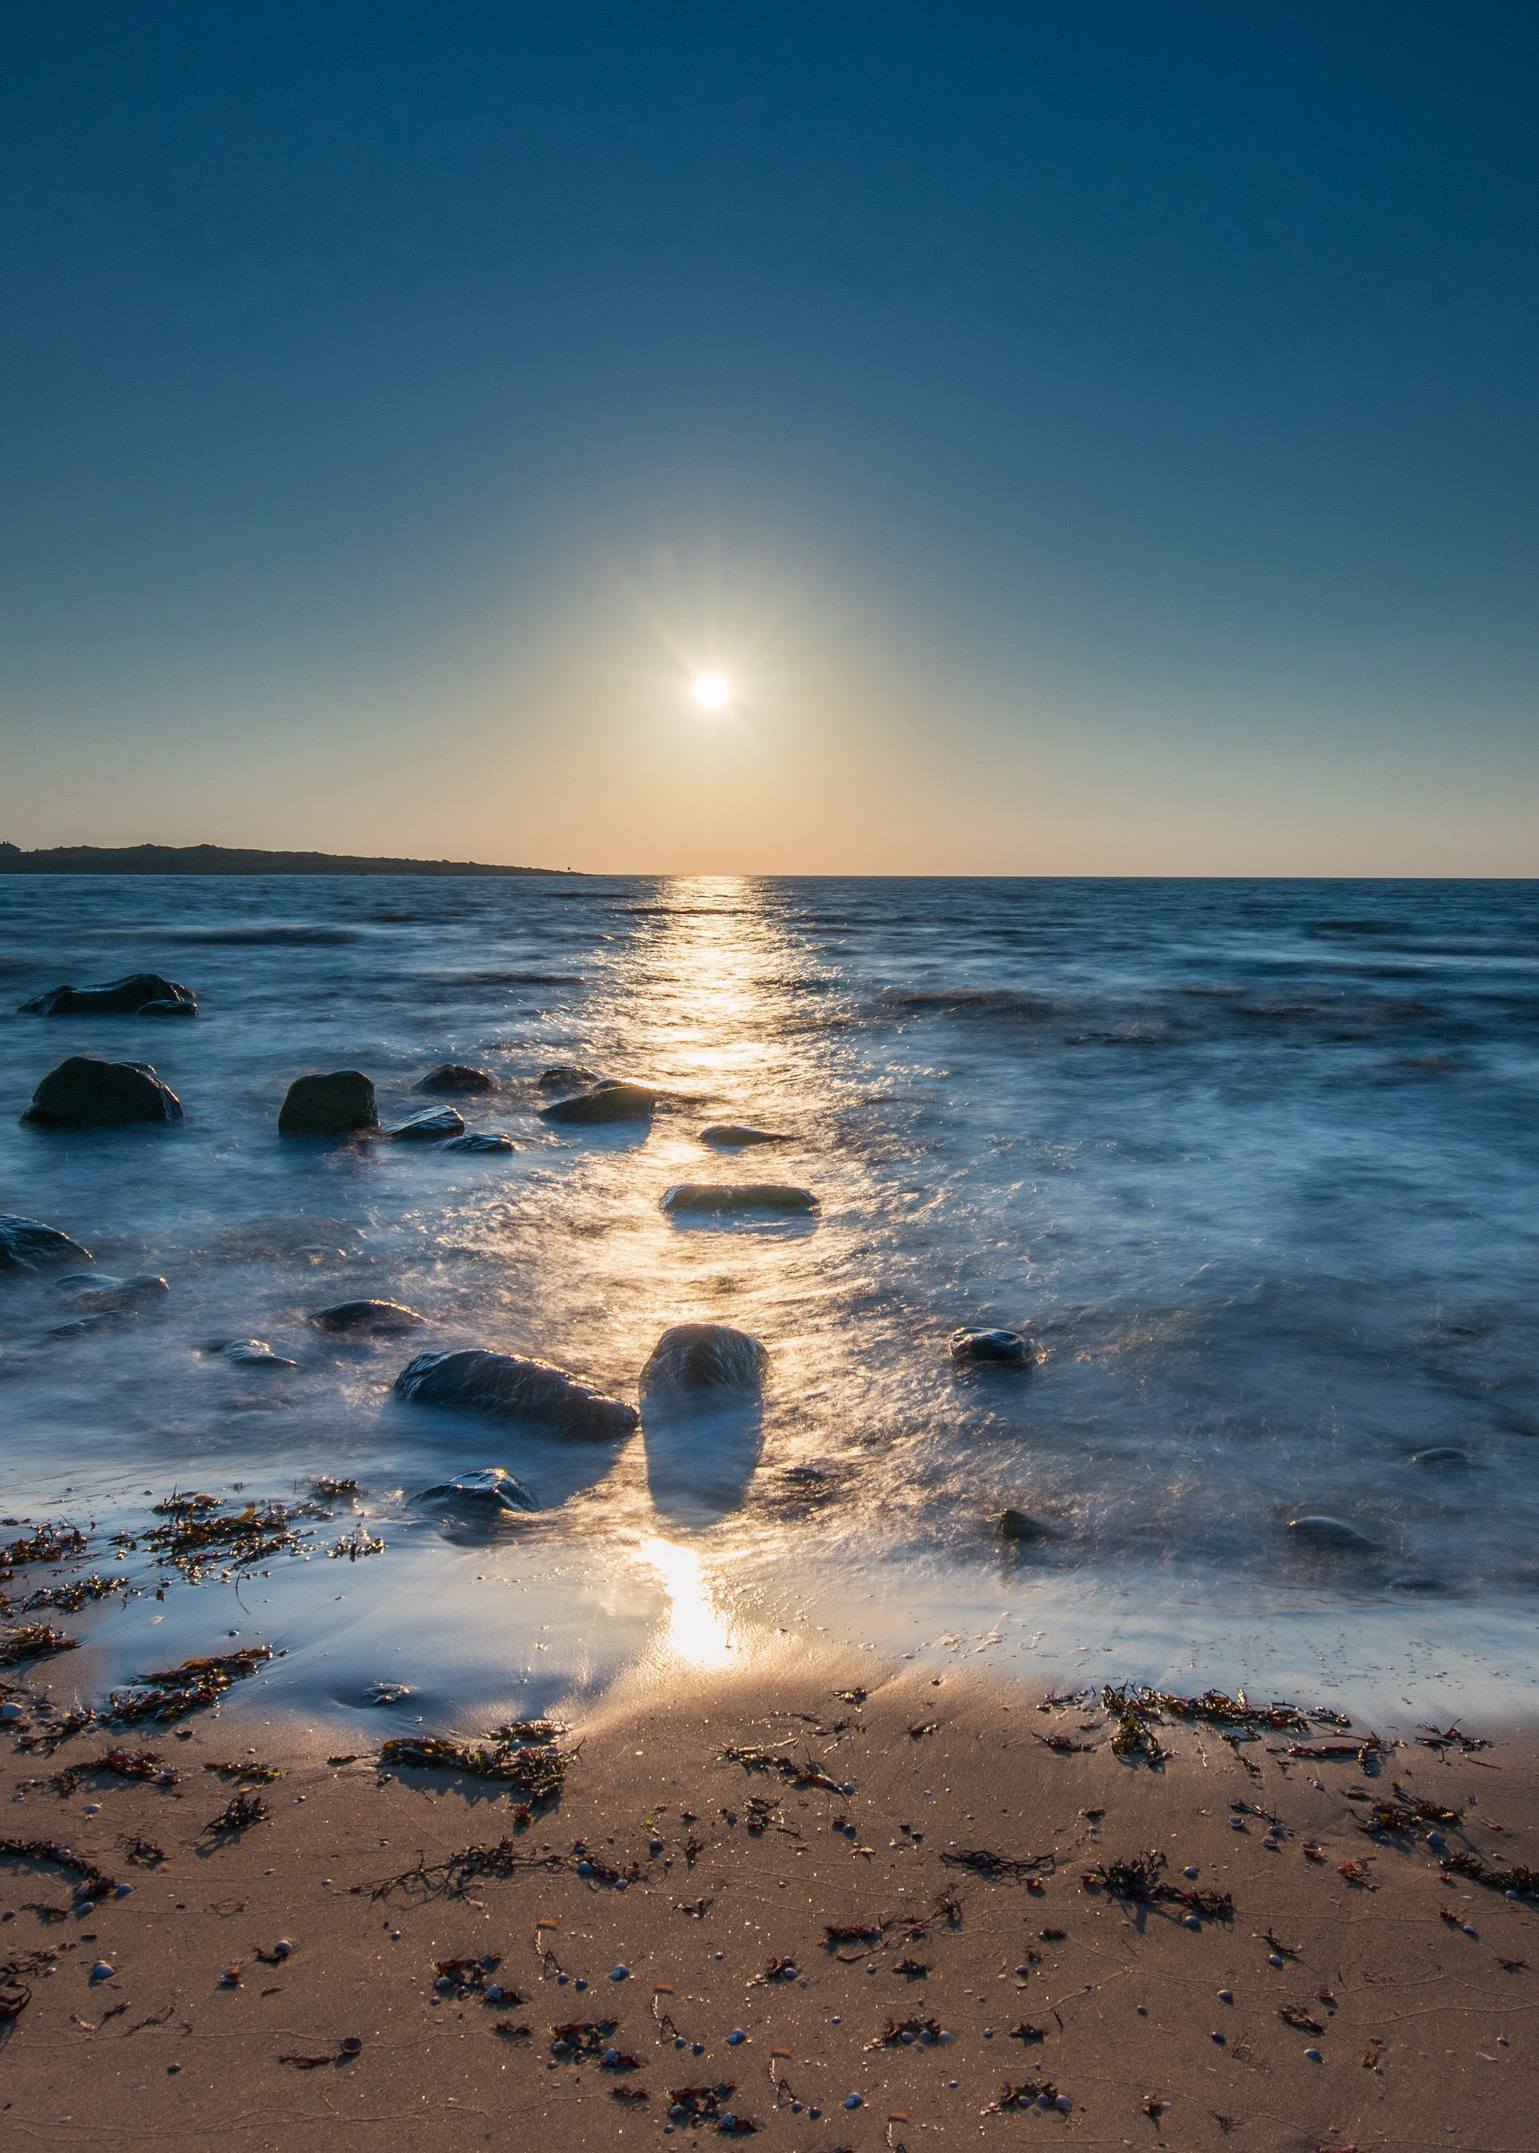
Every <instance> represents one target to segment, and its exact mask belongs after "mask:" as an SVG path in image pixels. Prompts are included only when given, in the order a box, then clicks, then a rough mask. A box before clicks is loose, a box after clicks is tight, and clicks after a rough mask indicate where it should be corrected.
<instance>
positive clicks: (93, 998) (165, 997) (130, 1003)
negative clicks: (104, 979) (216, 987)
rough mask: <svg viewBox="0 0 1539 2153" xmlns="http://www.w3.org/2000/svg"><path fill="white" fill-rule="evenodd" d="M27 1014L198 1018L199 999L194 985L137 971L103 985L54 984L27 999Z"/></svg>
mask: <svg viewBox="0 0 1539 2153" xmlns="http://www.w3.org/2000/svg"><path fill="white" fill-rule="evenodd" d="M21 1014H22V1015H23V1016H24V1017H136V1016H137V1017H142V1016H157V1017H159V1016H178V1017H195V1016H196V1015H197V1014H198V999H197V996H196V995H195V994H194V993H193V992H192V989H191V988H190V987H179V986H178V985H177V983H176V981H175V980H174V979H162V978H161V976H160V974H159V973H158V972H134V973H132V974H131V975H130V976H129V978H127V979H114V980H110V981H109V982H108V983H107V985H106V986H103V987H50V988H49V990H48V992H47V993H46V994H40V995H39V996H38V997H37V999H36V1001H32V1002H23V1003H22V1005H21Z"/></svg>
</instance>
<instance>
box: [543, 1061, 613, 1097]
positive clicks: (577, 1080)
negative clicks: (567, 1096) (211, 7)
mask: <svg viewBox="0 0 1539 2153" xmlns="http://www.w3.org/2000/svg"><path fill="white" fill-rule="evenodd" d="M534 1081H535V1082H536V1084H538V1085H539V1087H540V1089H541V1091H586V1090H588V1089H589V1087H590V1086H592V1085H594V1084H601V1083H602V1082H603V1081H604V1080H603V1078H602V1077H601V1076H600V1075H599V1073H598V1071H597V1070H596V1069H585V1068H584V1067H583V1065H582V1063H581V1062H552V1063H551V1065H550V1067H549V1068H548V1069H542V1070H541V1071H540V1073H539V1075H538V1076H537V1077H536V1078H535V1080H534Z"/></svg>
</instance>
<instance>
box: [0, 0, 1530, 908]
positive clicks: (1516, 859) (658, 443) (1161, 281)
mask: <svg viewBox="0 0 1539 2153" xmlns="http://www.w3.org/2000/svg"><path fill="white" fill-rule="evenodd" d="M7 35H8V60H7V67H6V69H5V74H4V80H3V83H0V203H3V216H4V235H3V262H4V276H5V292H6V300H5V313H6V318H7V328H6V333H5V336H4V338H3V339H0V409H3V411H4V414H5V427H6V453H5V456H4V459H3V470H0V500H3V508H4V514H3V517H0V545H3V548H4V560H3V575H0V737H3V746H4V776H5V782H4V784H3V795H4V805H3V809H0V825H3V827H0V835H4V836H9V837H10V838H11V839H13V840H14V841H17V842H21V843H47V842H61V841H68V840H72V839H80V840H90V841H98V842H126V841H131V840H134V839H138V838H157V839H161V840H165V841H170V842H188V841H192V840H195V839H201V838H212V839H216V840H224V841H228V842H248V843H271V844H275V845H283V844H306V845H320V846H326V847H329V848H331V849H337V850H388V851H393V852H396V851H398V852H413V853H426V854H433V855H437V854H444V853H448V854H453V855H462V854H463V855H474V856H477V857H482V858H493V859H509V860H538V861H542V862H546V863H549V864H555V865H567V864H570V865H576V866H584V867H590V868H608V867H613V868H617V869H645V868H655V869H660V870H673V869H676V870H680V871H709V870H721V871H759V870H763V871H773V870H777V869H784V870H788V871H789V870H828V871H842V870H861V869H871V870H875V871H888V872H901V871H904V870H914V871H926V872H928V871H940V870H954V871H967V870H976V871H979V872H1032V871H1034V870H1040V871H1045V872H1077V871H1085V872H1119V871H1137V872H1158V871H1169V872H1176V873H1194V872H1195V873H1201V872H1236V871H1246V870H1248V869H1250V870H1254V871H1256V872H1269V873H1270V872H1290V871H1298V872H1334V873H1374V872H1381V871H1382V872H1406V873H1532V872H1535V871H1536V870H1539V837H1536V835H1535V832H1536V829H1539V815H1536V809H1539V725H1536V723H1535V687H1536V676H1539V664H1536V657H1539V634H1536V628H1535V620H1536V617H1539V608H1536V606H1535V603H1534V589H1535V573H1534V571H1535V567H1536V552H1539V546H1536V511H1535V502H1536V499H1539V486H1536V479H1539V470H1536V464H1539V414H1536V398H1535V388H1534V378H1535V366H1534V361H1535V349H1536V338H1535V330H1536V326H1539V322H1536V315H1539V298H1536V294H1539V279H1536V276H1535V258H1534V257H1535V239H1534V234H1535V232H1536V230H1539V150H1536V146H1535V145H1536V140H1539V129H1536V126H1535V120H1536V112H1535V104H1536V99H1535V93H1534V87H1533V85H1534V81H1535V79H1536V73H1539V69H1536V62H1539V16H1536V15H1534V14H1533V13H1531V12H1530V11H1529V10H1527V9H1524V8H1514V7H1512V6H1511V5H1501V6H1485V5H1479V4H1477V5H1473V6H1467V5H1466V6H1458V7H1454V6H1452V5H1450V6H1439V7H1417V6H1399V7H1389V6H1383V7H1380V6H1376V5H1355V6H1352V7H1345V8H1344V7H1341V6H1339V5H1319V6H1311V5H1293V6H1286V7H1284V6H1262V7H1256V8H1253V9H1246V10H1234V9H1232V8H1223V7H1218V6H1212V7H1210V6H1198V5H1185V4H1182V0H1172V4H1170V5H1161V6H1158V7H1150V6H1148V5H1141V6H1123V5H1115V6H1104V7H1087V8H1083V9H1075V10H1071V9H1064V8H1060V7H1056V6H1055V7H1047V6H1036V5H1030V4H1018V5H1014V6H1008V7H993V6H988V5H973V6H968V7H963V8H956V7H949V8H947V7H940V6H926V7H907V6H901V5H888V6H884V7H880V8H878V7H874V6H873V7H848V8H844V9H836V8H829V7H827V6H816V7H813V6H805V7H804V6H796V5H790V6H787V5H777V6H775V7H774V8H770V7H756V6H748V7H741V8H737V9H726V8H723V7H721V6H710V7H704V6H702V7H695V6H687V5H681V6H663V7H643V6H640V5H637V6H630V7H615V6H582V5H574V6H572V7H569V8H565V9H561V10H556V9H550V8H533V7H528V8H525V7H508V6H498V7H481V6H477V5H467V4H456V5H452V6H447V7H446V6H437V7H429V6H425V5H424V6H391V5H381V4H375V5H373V6H369V7H355V6H351V5H345V4H344V5H324V6H317V7H307V8H304V9H301V8H298V7H295V6H291V5H281V4H274V5H273V6H270V7H268V8H265V9H254V8H251V7H249V6H241V7H228V6H224V5H220V4H203V5H198V6H185V7H184V6H174V7H173V6H156V5H154V4H152V0H151V4H145V5H140V6H134V7H129V6H126V5H122V6H120V5H117V4H114V0H108V4H101V5H93V6H92V7H90V8H84V7H76V6H71V5H69V4H67V0H59V4H56V5H52V6H50V7H49V8H46V9H35V10H31V11H28V12H27V14H26V15H25V16H18V17H16V18H15V19H13V21H12V23H11V24H10V25H9V28H8V33H7ZM703 667H711V668H714V669H716V670H719V671H721V672H722V673H724V674H725V675H726V676H727V677H728V678H729V679H730V680H731V681H732V683H733V690H734V697H733V703H732V707H731V708H730V710H729V711H728V712H727V713H726V714H725V715H724V716H722V717H719V718H704V717H702V716H701V714H700V713H699V712H698V710H697V709H696V707H695V706H694V704H693V702H692V700H691V698H690V695H689V682H690V679H691V677H692V675H693V674H694V673H695V672H696V671H698V670H700V669H701V668H703Z"/></svg>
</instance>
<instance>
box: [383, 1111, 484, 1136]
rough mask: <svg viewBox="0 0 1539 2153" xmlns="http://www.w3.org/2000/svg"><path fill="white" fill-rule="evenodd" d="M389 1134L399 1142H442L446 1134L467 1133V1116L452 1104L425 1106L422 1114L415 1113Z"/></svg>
mask: <svg viewBox="0 0 1539 2153" xmlns="http://www.w3.org/2000/svg"><path fill="white" fill-rule="evenodd" d="M388 1134H389V1135H390V1136H392V1137H393V1138H394V1139H395V1141H396V1142H397V1143H398V1144H441V1143H442V1142H443V1140H444V1138H445V1137H446V1136H463V1135H464V1134H465V1117H464V1115H463V1114H458V1113H456V1112H455V1110H454V1108H453V1107H452V1106H429V1107H424V1108H423V1110H422V1112H421V1113H420V1114H413V1115H412V1117H411V1119H410V1120H409V1121H403V1122H402V1123H401V1125H400V1127H399V1128H398V1129H391V1130H390V1131H388Z"/></svg>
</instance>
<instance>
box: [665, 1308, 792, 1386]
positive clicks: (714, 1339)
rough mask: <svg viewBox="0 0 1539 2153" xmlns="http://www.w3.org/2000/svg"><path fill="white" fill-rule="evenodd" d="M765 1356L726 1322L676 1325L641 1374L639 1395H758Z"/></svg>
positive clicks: (755, 1343) (753, 1341) (754, 1341)
mask: <svg viewBox="0 0 1539 2153" xmlns="http://www.w3.org/2000/svg"><path fill="white" fill-rule="evenodd" d="M768 1367H769V1355H768V1354H767V1353H766V1352H765V1350H764V1348H763V1346H762V1345H761V1344H760V1343H759V1341H758V1339H757V1338H753V1337H751V1336H750V1335H749V1333H748V1332H747V1331H739V1330H735V1329H734V1328H733V1326H732V1325H731V1324H730V1323H675V1324H674V1325H673V1326H672V1327H671V1328H670V1329H668V1330H666V1331H664V1333H663V1335H662V1337H661V1338H659V1340H658V1341H657V1344H656V1345H655V1346H654V1347H653V1348H652V1352H651V1356H650V1358H649V1359H648V1361H647V1364H646V1366H645V1368H643V1369H642V1371H641V1386H642V1389H643V1390H649V1389H653V1388H657V1389H665V1390H724V1389H731V1390H757V1389H758V1387H759V1385H760V1384H761V1383H762V1382H763V1380H764V1373H765V1370H766V1369H767V1368H768Z"/></svg>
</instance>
